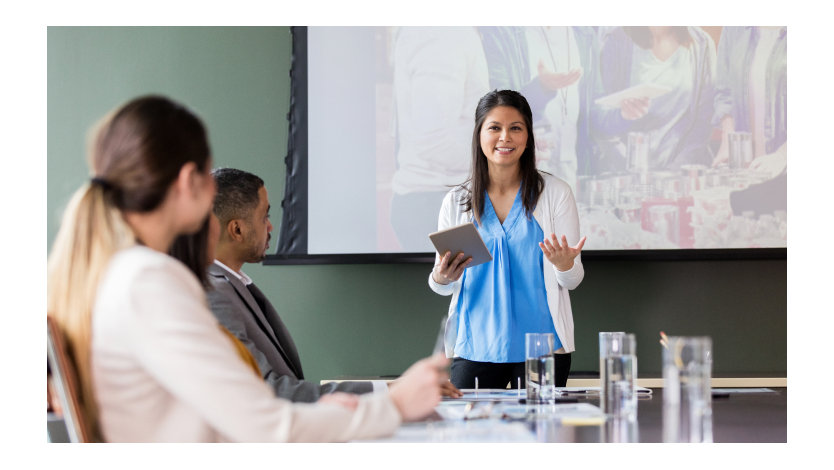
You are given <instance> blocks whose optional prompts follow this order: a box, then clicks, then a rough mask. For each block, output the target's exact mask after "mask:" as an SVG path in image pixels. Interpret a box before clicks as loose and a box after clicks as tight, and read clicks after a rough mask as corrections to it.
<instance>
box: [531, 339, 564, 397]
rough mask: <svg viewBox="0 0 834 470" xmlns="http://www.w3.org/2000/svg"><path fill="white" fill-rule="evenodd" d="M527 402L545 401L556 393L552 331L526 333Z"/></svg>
mask: <svg viewBox="0 0 834 470" xmlns="http://www.w3.org/2000/svg"><path fill="white" fill-rule="evenodd" d="M524 340H525V345H526V349H527V355H526V358H527V365H526V371H527V372H526V376H525V377H526V382H527V403H547V402H549V401H551V400H553V397H554V394H555V393H556V372H555V365H554V360H553V346H554V343H555V339H554V337H553V333H527V334H526V335H525V337H524Z"/></svg>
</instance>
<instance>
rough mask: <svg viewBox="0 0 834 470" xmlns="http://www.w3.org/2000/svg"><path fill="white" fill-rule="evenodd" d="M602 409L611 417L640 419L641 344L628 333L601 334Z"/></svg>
mask: <svg viewBox="0 0 834 470" xmlns="http://www.w3.org/2000/svg"><path fill="white" fill-rule="evenodd" d="M599 364H600V407H601V408H602V411H603V412H604V413H605V414H606V416H609V417H617V418H634V417H636V416H637V393H636V391H635V385H636V381H637V341H636V340H635V338H634V335H633V334H631V333H624V332H621V331H620V332H600V333H599Z"/></svg>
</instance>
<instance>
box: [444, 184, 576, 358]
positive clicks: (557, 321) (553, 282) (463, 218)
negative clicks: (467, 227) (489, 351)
mask: <svg viewBox="0 0 834 470" xmlns="http://www.w3.org/2000/svg"><path fill="white" fill-rule="evenodd" d="M541 175H542V177H543V178H544V190H543V191H542V194H541V196H539V201H538V203H537V204H536V209H535V210H534V211H533V217H534V218H535V219H536V222H538V223H539V226H540V227H541V228H542V232H544V236H545V237H549V236H550V234H551V233H555V234H556V236H557V237H558V238H559V240H560V241H561V239H562V235H565V236H567V239H568V243H569V244H570V245H571V246H573V245H576V244H577V243H579V213H578V212H577V209H576V201H575V200H574V198H573V192H571V189H570V186H568V184H567V183H565V182H564V181H562V180H561V179H559V178H557V177H555V176H553V175H550V174H547V173H541ZM464 195H465V192H464V191H463V190H461V189H460V188H455V189H453V190H451V191H449V193H448V194H446V197H445V198H444V199H443V205H442V206H441V208H440V215H439V216H438V220H437V229H438V230H443V229H447V228H450V227H454V226H456V225H460V224H464V223H467V222H470V221H471V219H472V215H471V212H464V211H463V207H462V206H461V205H460V201H461V200H462V199H463V197H464ZM543 256H544V254H542V257H543ZM581 257H582V255H581V254H580V255H579V256H577V257H576V259H574V262H573V267H572V268H571V269H569V270H567V271H559V270H558V269H556V266H554V265H553V264H552V263H550V261H548V260H547V259H546V258H544V259H543V263H542V267H543V272H544V286H545V291H546V293H547V306H548V309H549V310H550V317H551V318H552V319H553V326H554V327H555V329H556V334H557V335H558V336H559V341H561V342H562V347H564V348H565V352H573V351H574V350H576V348H575V346H574V341H573V312H572V311H571V306H570V296H569V294H568V291H569V290H572V289H575V288H576V286H578V285H579V283H580V282H582V278H584V277H585V268H583V267H582V259H581ZM438 264H440V254H439V253H438V254H437V255H436V256H435V261H434V265H435V266H437V265H438ZM462 279H463V277H461V279H458V280H457V281H455V282H452V283H449V284H445V285H444V284H438V283H437V282H435V281H434V279H433V278H432V275H431V273H429V287H431V289H432V290H433V291H435V292H437V293H438V294H440V295H451V296H452V301H451V302H450V304H449V315H448V317H447V319H446V332H445V334H446V340H445V343H446V355H447V356H448V357H454V356H455V350H454V348H455V342H456V340H457V336H458V330H457V327H458V315H459V312H458V311H457V305H458V295H459V294H460V289H461V285H462Z"/></svg>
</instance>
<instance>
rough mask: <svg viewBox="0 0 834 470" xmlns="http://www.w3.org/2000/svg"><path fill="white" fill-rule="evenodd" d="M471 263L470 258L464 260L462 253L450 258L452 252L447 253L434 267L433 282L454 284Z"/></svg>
mask: <svg viewBox="0 0 834 470" xmlns="http://www.w3.org/2000/svg"><path fill="white" fill-rule="evenodd" d="M471 262H472V257H471V256H470V257H468V258H466V259H464V254H463V253H458V254H457V255H456V256H455V257H452V252H451V251H447V252H446V254H445V255H443V258H441V259H440V264H438V265H437V266H435V267H434V270H433V271H432V277H433V278H434V282H436V283H438V284H449V283H451V282H455V281H457V280H458V279H460V277H461V276H462V275H463V270H464V269H466V267H467V266H469V263H471Z"/></svg>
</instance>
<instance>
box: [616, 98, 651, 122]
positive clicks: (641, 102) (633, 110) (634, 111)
mask: <svg viewBox="0 0 834 470" xmlns="http://www.w3.org/2000/svg"><path fill="white" fill-rule="evenodd" d="M648 112H649V99H648V98H628V99H624V100H623V101H621V102H620V114H621V115H622V116H623V119H627V120H629V121H633V120H635V119H640V118H641V117H643V116H645V115H646V114H648Z"/></svg>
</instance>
